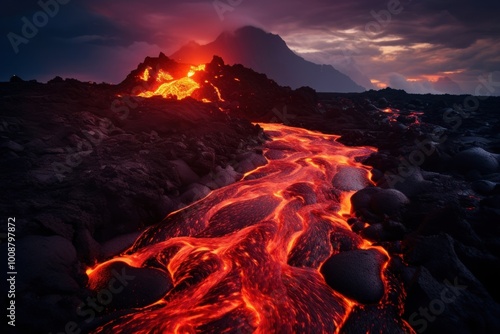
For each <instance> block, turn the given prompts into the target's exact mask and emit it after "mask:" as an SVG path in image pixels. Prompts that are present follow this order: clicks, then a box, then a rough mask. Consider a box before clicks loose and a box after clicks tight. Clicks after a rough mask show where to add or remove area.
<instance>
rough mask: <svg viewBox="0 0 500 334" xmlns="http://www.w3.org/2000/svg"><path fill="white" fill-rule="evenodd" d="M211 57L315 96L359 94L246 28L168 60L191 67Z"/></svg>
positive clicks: (329, 71) (277, 40) (339, 77)
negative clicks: (241, 66)
mask: <svg viewBox="0 0 500 334" xmlns="http://www.w3.org/2000/svg"><path fill="white" fill-rule="evenodd" d="M214 55H218V56H220V57H222V58H223V59H224V60H225V61H226V63H228V64H242V65H243V66H246V67H250V68H252V69H253V70H255V71H257V72H261V73H264V74H266V75H267V76H268V77H269V78H271V79H273V80H275V81H276V82H277V83H278V84H280V85H283V86H290V87H291V88H293V89H296V88H299V87H302V86H309V87H311V88H313V89H315V90H316V91H318V92H343V93H348V92H363V91H365V88H363V87H361V86H359V85H358V84H356V83H355V82H354V81H353V80H352V79H351V78H349V77H348V76H347V75H345V74H343V73H341V72H339V71H338V70H336V69H335V68H334V67H333V66H331V65H318V64H314V63H312V62H310V61H307V60H305V59H304V58H302V57H300V56H298V55H297V54H295V53H294V52H293V51H292V50H290V48H289V47H288V46H287V45H286V43H285V41H284V40H283V39H282V38H281V37H280V36H278V35H275V34H271V33H267V32H265V31H264V30H262V29H259V28H256V27H252V26H246V27H243V28H239V29H237V30H236V31H234V32H223V33H222V34H220V35H219V36H218V37H217V39H216V40H215V41H213V42H211V43H208V44H206V45H200V44H198V43H196V42H192V41H191V42H189V43H187V44H186V45H184V46H183V47H181V48H180V49H179V50H178V51H176V52H175V53H173V54H172V55H171V56H170V58H172V59H174V60H176V61H179V62H182V63H191V64H202V63H207V62H210V60H211V59H212V57H213V56H214Z"/></svg>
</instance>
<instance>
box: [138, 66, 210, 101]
mask: <svg viewBox="0 0 500 334" xmlns="http://www.w3.org/2000/svg"><path fill="white" fill-rule="evenodd" d="M151 70H152V69H151V68H150V67H148V68H146V69H145V70H144V72H143V73H142V74H140V76H139V79H141V80H142V81H145V82H148V81H149V80H150V78H151ZM204 70H205V65H199V66H191V67H190V69H189V71H188V72H187V73H186V75H185V76H181V77H178V78H174V77H173V76H172V75H171V74H170V73H168V72H165V71H163V70H161V69H160V70H159V71H158V73H157V74H156V77H155V82H156V83H157V84H156V88H154V89H152V90H148V91H145V92H142V93H140V94H139V96H141V97H152V96H156V95H159V96H163V97H164V98H167V97H172V96H175V97H176V98H177V99H179V100H182V99H184V98H186V97H188V96H191V95H192V94H193V92H194V91H195V90H196V89H198V88H200V85H199V84H198V82H196V81H195V80H193V78H192V77H193V76H194V75H195V74H196V72H200V71H204Z"/></svg>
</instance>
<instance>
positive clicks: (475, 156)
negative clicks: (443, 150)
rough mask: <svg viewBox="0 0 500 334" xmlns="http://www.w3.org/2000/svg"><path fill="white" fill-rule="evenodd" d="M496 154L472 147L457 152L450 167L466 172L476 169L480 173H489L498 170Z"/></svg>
mask: <svg viewBox="0 0 500 334" xmlns="http://www.w3.org/2000/svg"><path fill="white" fill-rule="evenodd" d="M498 166H499V164H498V160H497V158H496V156H495V155H494V154H492V153H490V152H488V151H486V150H485V149H483V148H481V147H474V148H471V149H468V150H465V151H462V152H460V153H458V154H457V155H456V156H455V157H454V158H453V161H452V167H453V168H455V169H457V170H458V171H460V172H462V173H464V174H466V173H469V172H472V171H478V172H480V173H481V174H490V173H495V172H497V171H498Z"/></svg>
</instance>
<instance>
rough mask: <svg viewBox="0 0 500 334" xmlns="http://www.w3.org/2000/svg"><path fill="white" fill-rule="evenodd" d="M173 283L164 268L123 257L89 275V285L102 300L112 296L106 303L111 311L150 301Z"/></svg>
mask: <svg viewBox="0 0 500 334" xmlns="http://www.w3.org/2000/svg"><path fill="white" fill-rule="evenodd" d="M172 287H173V284H172V280H171V278H170V277H169V276H168V275H167V274H166V273H164V272H163V271H161V270H159V269H153V268H136V267H132V266H130V265H128V264H127V263H125V262H121V261H114V262H111V263H108V264H106V265H103V266H100V267H98V268H97V269H95V270H94V271H93V272H92V273H91V274H90V276H89V288H90V289H91V290H92V291H93V292H95V293H96V294H97V298H98V300H99V298H103V299H104V298H107V299H106V301H108V299H110V301H109V303H106V308H107V310H108V311H114V310H120V309H128V308H138V307H144V306H147V305H150V304H151V303H154V302H156V301H158V300H160V299H161V298H162V297H163V296H165V294H166V293H167V292H168V291H169V290H170V289H172ZM102 304H105V303H102Z"/></svg>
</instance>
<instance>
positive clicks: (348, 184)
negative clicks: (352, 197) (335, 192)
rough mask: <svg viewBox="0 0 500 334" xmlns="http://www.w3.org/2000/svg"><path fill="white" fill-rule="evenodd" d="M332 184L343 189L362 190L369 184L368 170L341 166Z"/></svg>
mask: <svg viewBox="0 0 500 334" xmlns="http://www.w3.org/2000/svg"><path fill="white" fill-rule="evenodd" d="M332 184H333V186H334V187H335V188H337V189H340V190H343V191H352V190H356V191H357V190H361V189H363V188H365V187H367V186H368V185H369V181H368V172H367V171H366V170H365V169H363V168H357V167H351V166H341V167H339V170H338V172H337V174H335V176H334V177H333V180H332Z"/></svg>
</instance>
